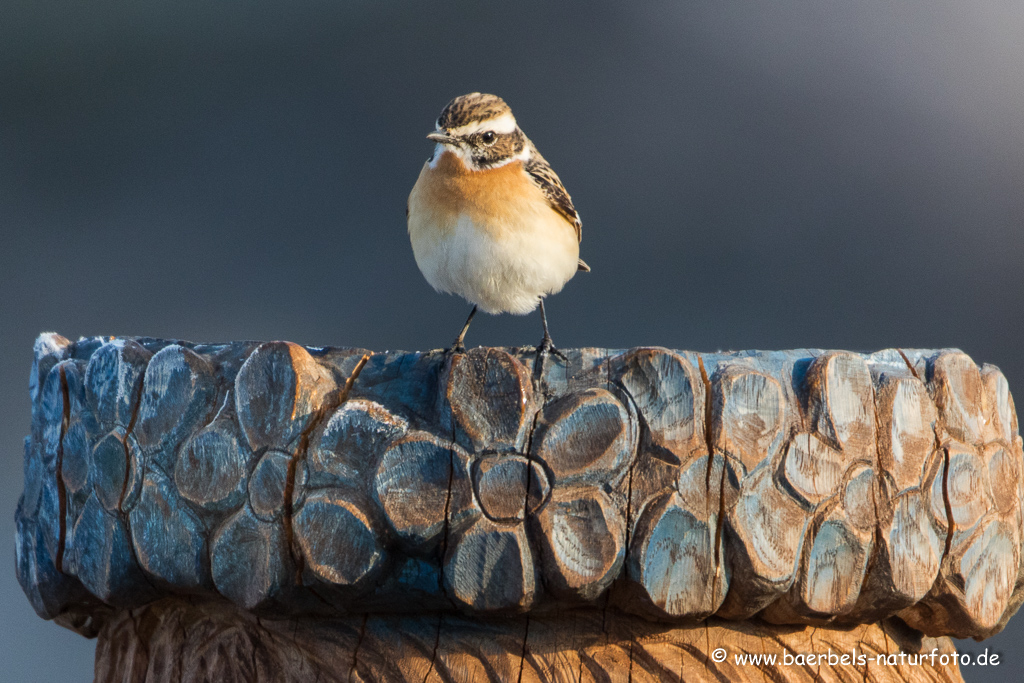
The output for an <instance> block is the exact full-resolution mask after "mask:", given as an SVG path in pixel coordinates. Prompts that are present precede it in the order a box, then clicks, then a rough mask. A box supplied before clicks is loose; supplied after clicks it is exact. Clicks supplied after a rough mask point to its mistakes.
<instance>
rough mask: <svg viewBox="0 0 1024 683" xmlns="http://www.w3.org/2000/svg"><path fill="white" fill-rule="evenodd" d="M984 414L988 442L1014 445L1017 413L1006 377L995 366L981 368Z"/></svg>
mask: <svg viewBox="0 0 1024 683" xmlns="http://www.w3.org/2000/svg"><path fill="white" fill-rule="evenodd" d="M981 383H982V396H981V398H982V401H983V407H982V412H983V414H984V416H985V422H986V430H985V432H986V438H985V440H986V441H991V440H993V439H1001V440H1002V441H1003V442H1004V443H1005V444H1007V445H1009V444H1011V443H1013V438H1014V437H1015V436H1016V435H1017V411H1016V409H1015V408H1014V405H1013V397H1012V396H1010V385H1009V384H1007V382H1006V377H1005V376H1004V375H1003V373H1002V372H1001V371H1000V370H999V368H997V367H996V366H994V365H983V366H981Z"/></svg>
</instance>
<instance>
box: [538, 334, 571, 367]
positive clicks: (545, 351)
mask: <svg viewBox="0 0 1024 683" xmlns="http://www.w3.org/2000/svg"><path fill="white" fill-rule="evenodd" d="M548 355H551V356H557V357H558V358H561V359H562V361H563V362H565V363H568V362H569V359H568V358H566V356H565V354H564V353H562V352H561V351H559V350H558V349H556V348H555V343H554V342H553V341H551V337H549V336H547V335H544V339H542V340H541V342H540V345H539V346H537V359H538V360H542V359H543V358H544V357H545V356H548Z"/></svg>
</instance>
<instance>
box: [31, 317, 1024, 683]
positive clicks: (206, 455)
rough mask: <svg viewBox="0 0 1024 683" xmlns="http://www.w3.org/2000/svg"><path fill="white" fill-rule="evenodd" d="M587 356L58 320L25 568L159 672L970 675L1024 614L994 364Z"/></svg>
mask: <svg viewBox="0 0 1024 683" xmlns="http://www.w3.org/2000/svg"><path fill="white" fill-rule="evenodd" d="M567 355H568V358H569V362H568V364H564V363H561V362H558V361H554V360H549V361H548V362H547V363H546V365H545V367H544V368H543V370H542V369H541V368H536V367H534V358H533V354H532V350H530V351H526V350H524V351H518V350H503V349H483V348H481V349H474V350H472V351H470V352H469V353H466V354H464V355H457V356H454V357H449V356H447V355H445V354H444V353H441V352H431V353H400V352H394V353H382V354H374V353H371V352H368V351H364V350H362V349H321V348H305V347H301V346H298V345H295V344H290V343H285V342H270V343H266V344H258V343H243V342H239V343H230V344H191V343H186V342H170V341H163V340H156V339H141V338H120V339H111V338H103V339H99V338H95V339H81V340H79V341H78V342H74V343H71V342H68V341H67V340H66V339H64V338H62V337H59V336H57V335H52V334H51V335H43V336H42V337H40V339H39V340H38V341H37V343H36V358H35V363H34V365H33V368H32V379H31V397H32V432H31V435H30V436H29V437H28V438H27V439H26V440H25V492H24V495H23V497H22V500H21V502H20V504H19V507H18V512H17V524H18V546H17V567H18V576H19V579H20V581H21V585H22V587H23V588H24V590H25V593H26V594H27V596H28V597H29V600H30V601H31V602H32V605H33V606H34V607H35V609H36V611H37V612H38V613H39V615H40V616H42V617H44V618H47V619H55V620H56V621H58V623H60V624H62V625H64V626H67V627H69V628H72V629H74V630H76V631H78V632H79V633H82V634H84V635H87V636H98V637H99V644H98V648H97V659H96V678H97V680H98V681H115V680H116V681H140V682H141V681H204V680H218V681H312V680H320V681H370V680H380V681H417V682H419V681H430V680H456V681H478V680H493V681H509V680H519V681H522V680H542V681H547V680H558V681H591V680H595V681H597V680H613V681H616V680H623V681H625V680H637V681H640V680H677V678H678V677H680V676H682V677H683V678H686V679H688V680H691V679H693V680H701V679H705V678H706V679H717V680H723V679H729V680H746V679H750V680H761V678H762V676H763V675H767V676H768V677H769V678H772V679H773V680H810V679H812V678H814V677H816V676H820V678H821V679H823V680H851V679H860V678H868V679H870V680H960V674H959V670H958V667H957V665H956V659H955V656H954V655H955V650H954V648H953V645H952V642H951V641H950V639H949V637H948V636H956V637H968V636H970V637H975V638H979V639H980V638H984V637H986V636H988V635H991V634H993V633H995V632H997V631H999V630H1000V629H1001V628H1003V626H1004V625H1005V624H1006V621H1007V620H1008V619H1009V618H1010V617H1011V616H1012V615H1013V613H1014V612H1015V611H1016V610H1017V608H1018V606H1019V605H1020V603H1021V600H1022V596H1024V563H1022V558H1021V533H1022V529H1024V519H1022V507H1021V500H1022V493H1024V490H1022V487H1024V479H1022V476H1021V475H1022V467H1024V462H1022V450H1021V437H1020V436H1019V434H1018V425H1017V418H1016V412H1015V410H1014V406H1013V400H1012V398H1011V397H1010V393H1009V390H1008V387H1007V383H1006V380H1005V378H1004V377H1003V375H1002V373H1000V372H999V370H998V369H997V368H995V367H993V366H988V365H985V366H982V367H980V368H979V367H978V366H976V365H975V364H974V362H973V361H972V360H971V359H970V358H968V357H967V356H966V355H964V354H963V353H961V352H959V351H955V350H943V351H909V350H908V351H899V350H887V351H880V352H878V353H875V354H870V355H862V354H854V353H848V352H842V351H839V352H836V351H829V352H824V351H817V350H799V351H786V352H740V353H717V354H695V353H691V352H679V351H669V350H666V349H660V348H641V349H632V350H628V351H607V350H602V349H581V350H571V351H568V352H567ZM812 626H813V628H811V627H812ZM901 653H902V654H901ZM750 655H758V656H761V657H762V658H761V659H759V660H758V661H757V662H755V661H754V660H753V659H744V657H748V656H750ZM764 657H774V658H775V659H774V660H772V659H765V658H764ZM763 672H766V673H763Z"/></svg>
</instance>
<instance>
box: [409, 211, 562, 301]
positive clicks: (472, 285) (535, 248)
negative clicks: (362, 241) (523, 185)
mask: <svg viewBox="0 0 1024 683" xmlns="http://www.w3.org/2000/svg"><path fill="white" fill-rule="evenodd" d="M538 208H540V207H538ZM544 209H545V210H544V211H527V212H524V213H525V214H526V215H525V216H524V215H522V214H520V216H519V217H518V218H519V220H518V221H517V224H516V225H500V226H480V225H477V224H475V223H474V222H473V220H472V219H471V218H470V217H469V216H467V215H465V214H462V215H459V216H458V217H457V218H454V217H453V219H454V220H452V223H453V225H451V227H450V228H449V229H441V230H439V229H437V228H438V227H440V226H421V228H425V229H419V230H412V229H411V230H410V236H411V238H412V249H413V253H414V254H415V256H416V264H417V265H418V266H419V268H420V270H421V271H422V272H423V275H424V277H426V279H427V282H429V283H430V285H431V286H432V287H433V288H434V289H436V290H438V291H441V292H447V293H451V294H458V295H459V296H461V297H463V298H465V299H466V300H467V301H469V302H471V303H474V304H476V305H477V306H479V307H480V308H481V309H483V310H484V311H486V312H488V313H516V314H520V315H522V314H525V313H529V312H530V311H532V310H534V309H535V308H536V307H537V304H538V303H539V302H540V298H541V297H543V296H547V295H548V294H555V293H556V292H558V291H560V290H561V289H562V287H564V286H565V283H566V282H568V281H569V280H570V278H572V276H573V275H575V274H576V267H577V261H578V259H579V242H578V241H577V240H576V235H575V233H574V231H573V230H572V228H571V227H570V226H569V225H568V224H566V223H565V220H564V219H563V218H562V217H561V216H559V215H558V214H556V213H555V212H554V211H551V210H550V209H548V208H547V207H544ZM414 218H415V217H414ZM410 225H411V224H410ZM446 227H447V226H446Z"/></svg>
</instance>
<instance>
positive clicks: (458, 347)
mask: <svg viewBox="0 0 1024 683" xmlns="http://www.w3.org/2000/svg"><path fill="white" fill-rule="evenodd" d="M474 315H476V306H473V310H472V311H470V312H469V317H468V318H466V324H465V325H463V326H462V332H459V336H458V337H456V338H455V343H454V344H452V347H451V348H450V349H448V353H465V352H466V347H465V346H463V345H462V340H464V339H465V338H466V330H468V329H469V324H470V323H471V322H473V316H474Z"/></svg>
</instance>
